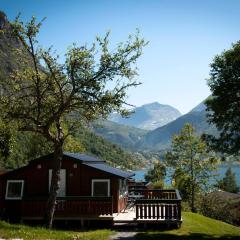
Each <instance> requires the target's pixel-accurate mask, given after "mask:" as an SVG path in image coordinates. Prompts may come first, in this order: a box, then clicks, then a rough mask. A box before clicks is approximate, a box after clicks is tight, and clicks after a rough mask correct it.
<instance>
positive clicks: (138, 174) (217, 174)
mask: <svg viewBox="0 0 240 240" xmlns="http://www.w3.org/2000/svg"><path fill="white" fill-rule="evenodd" d="M229 166H230V167H231V168H232V171H233V172H234V173H235V176H236V180H237V184H238V186H240V164H239V163H223V164H220V165H219V166H218V168H217V170H216V171H214V172H213V173H212V174H213V177H212V178H211V179H210V181H211V182H212V183H215V182H216V181H217V180H218V179H221V178H223V177H224V176H225V173H226V171H227V169H228V167H229ZM147 170H148V169H142V170H137V171H134V173H135V176H134V179H135V180H137V181H142V180H144V175H145V174H146V172H147ZM171 172H172V170H171V169H168V170H167V177H166V179H165V184H166V185H171V177H170V176H171Z"/></svg>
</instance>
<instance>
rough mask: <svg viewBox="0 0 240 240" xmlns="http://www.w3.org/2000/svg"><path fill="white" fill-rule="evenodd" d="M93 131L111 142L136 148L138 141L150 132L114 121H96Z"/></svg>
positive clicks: (124, 146) (127, 147) (128, 147)
mask: <svg viewBox="0 0 240 240" xmlns="http://www.w3.org/2000/svg"><path fill="white" fill-rule="evenodd" d="M93 131H94V132H95V133H96V134H97V135H99V136H102V137H103V138H104V139H106V140H108V141H109V142H112V143H116V144H118V145H119V146H121V147H123V148H126V149H134V148H135V144H136V142H138V141H140V140H141V139H142V138H143V136H144V135H145V134H146V133H147V132H148V131H146V130H143V129H140V128H135V127H130V126H126V125H122V124H118V123H115V122H112V121H98V122H97V123H94V124H93Z"/></svg>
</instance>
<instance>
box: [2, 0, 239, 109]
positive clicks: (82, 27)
mask: <svg viewBox="0 0 240 240" xmlns="http://www.w3.org/2000/svg"><path fill="white" fill-rule="evenodd" d="M0 10H3V11H4V12H5V13H6V14H7V15H8V18H9V19H10V20H13V19H14V17H15V16H16V15H17V14H18V13H19V12H21V13H22V18H23V19H24V20H27V19H29V18H30V17H31V16H32V15H35V16H36V17H37V18H39V19H41V18H43V17H47V19H46V21H45V22H44V25H43V27H42V31H41V33H40V37H39V42H40V43H41V45H42V46H45V47H48V46H51V45H53V46H54V49H56V50H57V51H58V52H59V53H60V54H61V55H63V54H64V52H65V50H66V48H67V47H68V46H69V45H71V43H73V42H76V43H79V44H85V43H91V42H92V41H93V40H94V38H95V36H96V35H104V33H105V32H106V31H107V30H111V42H112V44H113V46H114V44H116V43H118V42H120V41H124V40H125V39H126V38H127V36H128V34H130V33H134V32H135V29H136V28H139V29H140V32H141V35H142V36H143V37H144V38H145V39H146V40H148V41H149V45H148V46H147V47H146V48H145V49H144V54H143V56H142V57H141V59H140V60H139V63H138V68H139V77H138V79H139V80H140V81H141V82H142V83H143V84H142V85H141V86H139V87H138V88H136V89H133V90H130V91H129V99H128V102H129V103H131V104H134V105H137V106H139V105H142V104H145V103H150V102H154V101H158V102H159V103H163V104H169V105H172V106H174V107H176V108H178V109H179V110H180V111H181V112H182V113H186V112H188V111H189V110H191V109H192V108H193V107H195V106H196V105H197V104H198V103H200V102H201V101H202V100H204V99H205V98H206V97H207V96H208V95H209V94H210V91H209V89H208V87H207V85H206V79H207V78H208V73H209V64H210V63H211V61H212V59H213V57H214V56H215V55H216V54H218V53H221V52H222V51H223V50H224V49H228V48H230V47H231V44H232V43H234V42H236V41H238V40H240V14H239V12H240V1H239V0H201V1H194V0H192V1H188V0H182V1H181V0H175V1H174V0H118V1H117V0H98V1H97V0H95V1H93V0H86V1H81V0H68V1H66V0H65V1H64V0H1V1H0Z"/></svg>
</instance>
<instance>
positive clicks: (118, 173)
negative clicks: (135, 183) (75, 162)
mask: <svg viewBox="0 0 240 240" xmlns="http://www.w3.org/2000/svg"><path fill="white" fill-rule="evenodd" d="M83 164H84V165H87V166H89V167H92V168H95V169H98V170H101V171H104V172H107V173H110V174H113V175H116V176H119V177H121V178H129V177H132V176H134V175H135V174H134V173H131V172H126V171H123V170H121V169H118V168H114V167H111V166H109V165H108V164H106V163H103V162H102V163H83Z"/></svg>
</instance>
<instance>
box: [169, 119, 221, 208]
mask: <svg viewBox="0 0 240 240" xmlns="http://www.w3.org/2000/svg"><path fill="white" fill-rule="evenodd" d="M165 158H166V161H167V164H168V165H169V166H171V167H174V168H175V170H176V171H175V178H176V179H178V181H179V179H182V180H184V179H185V182H186V181H187V183H188V186H189V188H190V196H189V199H188V200H189V202H190V206H191V210H192V211H193V212H195V211H196V208H195V198H196V193H197V192H198V191H199V189H203V187H204V186H206V185H207V182H208V179H209V177H210V175H211V170H213V169H214V164H215V163H216V158H215V157H213V156H212V153H210V152H208V149H207V147H206V144H205V142H204V141H203V140H202V139H201V138H200V137H199V136H197V135H195V130H194V128H193V127H192V126H191V125H190V124H185V125H184V127H183V129H182V130H181V132H180V134H179V135H175V136H174V137H173V139H172V146H171V151H169V152H167V153H166V155H165ZM178 181H176V182H178ZM181 184H182V183H181Z"/></svg>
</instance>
